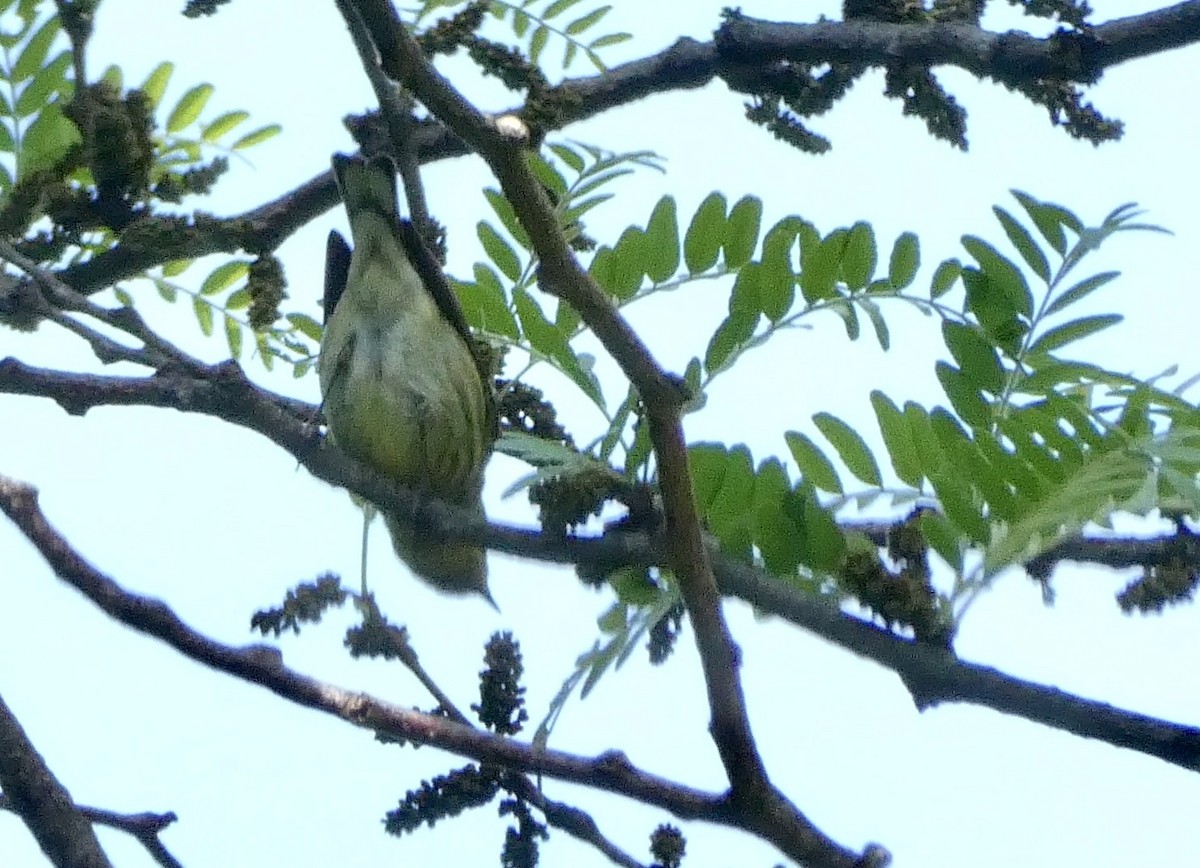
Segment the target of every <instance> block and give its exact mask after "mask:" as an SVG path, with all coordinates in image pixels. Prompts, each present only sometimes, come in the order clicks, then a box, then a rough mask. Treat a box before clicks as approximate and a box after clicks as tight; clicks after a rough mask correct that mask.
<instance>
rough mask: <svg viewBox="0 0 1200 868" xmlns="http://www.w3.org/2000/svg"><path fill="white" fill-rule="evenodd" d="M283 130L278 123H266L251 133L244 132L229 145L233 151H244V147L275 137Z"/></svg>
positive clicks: (250, 146)
mask: <svg viewBox="0 0 1200 868" xmlns="http://www.w3.org/2000/svg"><path fill="white" fill-rule="evenodd" d="M282 131H283V127H281V126H280V125H279V124H267V125H266V126H265V127H259V128H258V129H257V130H255V131H254V132H252V133H246V135H244V136H242V137H241V138H240V139H238V140H237V141H236V142H234V143H233V144H232V145H230V146H229V148H230V150H233V151H244V150H245V149H246V148H252V147H254V146H255V145H260V144H262V143H263V142H265V141H268V140H269V139H273V138H275V137H276V136H277V135H279V134H280V133H281V132H282Z"/></svg>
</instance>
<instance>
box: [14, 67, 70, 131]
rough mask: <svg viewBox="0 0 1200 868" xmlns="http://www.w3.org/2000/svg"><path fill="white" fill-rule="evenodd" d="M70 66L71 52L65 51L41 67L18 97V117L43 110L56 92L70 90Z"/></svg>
mask: <svg viewBox="0 0 1200 868" xmlns="http://www.w3.org/2000/svg"><path fill="white" fill-rule="evenodd" d="M70 68H71V52H69V51H64V52H62V53H61V54H59V55H58V57H56V58H54V60H52V61H50V63H48V64H47V65H46V66H45V67H43V68H42V69H40V70H39V71H38V73H37V75H35V76H34V77H33V80H32V81H31V82H29V84H27V85H26V86H25V90H23V91H22V92H21V96H20V97H19V98H18V99H17V104H16V107H15V108H14V111H15V112H16V115H17V117H19V118H24V117H29V115H31V114H35V113H37V112H39V111H41V110H42V109H43V108H44V107H45V106H46V103H48V102H49V101H50V97H52V96H54V94H56V93H63V92H65V91H69V90H70V89H71V86H72V85H71V82H69V81H67V70H68V69H70Z"/></svg>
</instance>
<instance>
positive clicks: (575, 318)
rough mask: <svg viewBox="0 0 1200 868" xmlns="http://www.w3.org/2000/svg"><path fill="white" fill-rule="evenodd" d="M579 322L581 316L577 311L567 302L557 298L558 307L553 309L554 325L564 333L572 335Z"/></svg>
mask: <svg viewBox="0 0 1200 868" xmlns="http://www.w3.org/2000/svg"><path fill="white" fill-rule="evenodd" d="M581 322H583V317H581V316H580V315H579V311H577V310H575V308H574V307H572V306H571V304H570V303H569V302H567V301H565V300H563V299H559V300H558V307H556V308H555V309H554V327H555V328H556V329H558V330H559V331H560V332H562V333H563V334H564V335H572V334H574V333H575V329H576V328H578V327H579V324H580V323H581Z"/></svg>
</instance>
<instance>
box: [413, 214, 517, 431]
mask: <svg viewBox="0 0 1200 868" xmlns="http://www.w3.org/2000/svg"><path fill="white" fill-rule="evenodd" d="M399 224H400V242H401V243H402V244H403V245H404V252H405V254H406V255H407V256H408V261H409V262H410V263H411V264H412V267H413V270H414V271H416V273H417V276H418V277H419V278H421V282H422V283H423V284H424V285H425V287H426V288H427V289H428V290H429V294H430V295H432V296H433V300H434V302H436V303H437V306H438V310H439V311H440V312H441V314H442V316H443V317H444V318H445V319H446V321H447V322H448V323H450V325H452V326H454V330H455V331H456V332H458V334H459V337H461V338H462V339H463V342H464V343H465V344H466V345H467V349H468V350H469V351H470V353H471V358H472V359H474V360H475V367H476V368H477V369H478V371H479V379H480V382H481V383H482V384H483V391H484V400H485V402H486V405H487V412H488V428H489V430H490V432H491V436H492V439H495V437H496V436H497V435H498V434H499V427H498V426H499V418H498V415H497V411H496V395H495V391H494V390H493V388H492V370H491V365H490V364H489V363H488V360H487V359H486V358H485V357H484V355H483V353H481V352H480V350H479V347H478V345H477V344H476V343H475V339H474V338H473V337H472V336H471V328H470V326H468V325H467V318H466V317H465V316H464V315H463V311H462V306H461V305H460V304H459V303H458V296H457V295H455V293H454V288H453V287H452V286H451V285H450V281H448V280H447V279H446V275H445V273H444V272H443V271H442V267H441V266H440V265H439V264H438V261H437V259H435V258H434V256H433V254H432V253H431V252H430V250H429V248H428V247H427V246H426V245H425V242H424V241H423V240H422V239H421V236H420V235H419V234H418V232H417V228H416V227H415V226H414V225H413V224H412V221H411V220H405V219H403V218H401V219H400V221H399Z"/></svg>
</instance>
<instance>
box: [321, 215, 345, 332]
mask: <svg viewBox="0 0 1200 868" xmlns="http://www.w3.org/2000/svg"><path fill="white" fill-rule="evenodd" d="M349 274H350V245H349V244H347V243H346V239H345V238H343V237H342V236H341V235H339V234H338V231H337V230H336V229H331V230H329V238H328V239H327V240H326V241H325V298H324V300H323V302H322V306H323V307H324V308H325V318H324V320H323V321H324V322H325V323H328V322H329V318H330V317H331V316H333V309H334V308H335V307H337V303H338V299H340V298H341V297H342V293H343V292H345V291H346V278H347V276H348V275H349Z"/></svg>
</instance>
